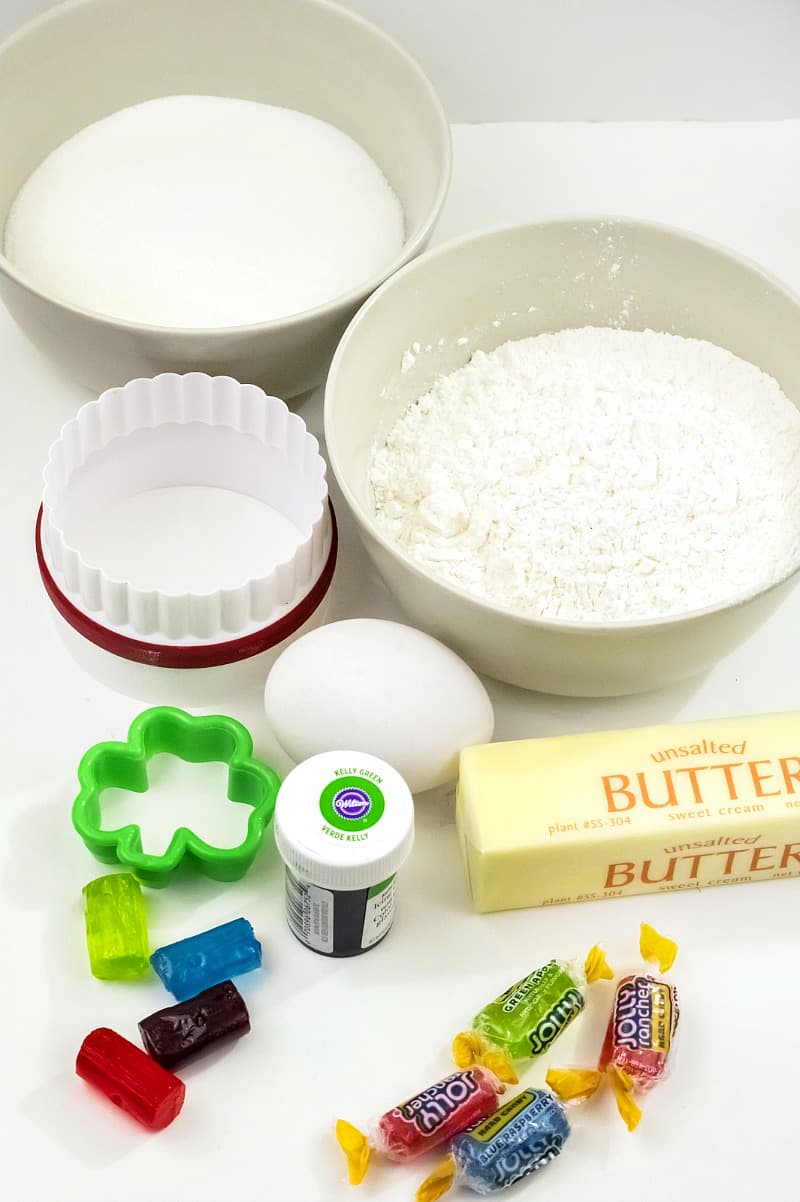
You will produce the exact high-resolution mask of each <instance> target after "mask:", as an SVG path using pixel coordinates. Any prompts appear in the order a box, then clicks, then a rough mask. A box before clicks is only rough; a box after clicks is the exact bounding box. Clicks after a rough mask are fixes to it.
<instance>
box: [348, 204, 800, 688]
mask: <svg viewBox="0 0 800 1202" xmlns="http://www.w3.org/2000/svg"><path fill="white" fill-rule="evenodd" d="M798 339H800V301H798V299H797V298H796V297H795V296H793V295H792V294H791V293H790V292H789V291H787V290H786V289H785V288H784V287H783V286H782V285H781V284H780V283H779V282H778V281H776V280H774V279H772V278H770V277H769V276H767V275H766V274H765V273H763V272H762V271H760V270H759V269H758V268H757V267H756V266H755V265H753V264H750V263H748V262H746V261H744V260H742V259H740V258H739V257H737V256H736V255H734V254H732V253H730V252H728V251H726V250H724V249H722V248H720V247H716V246H714V245H712V244H710V243H708V242H705V241H703V240H702V239H699V238H696V237H693V236H692V235H689V234H685V233H683V232H681V231H678V230H673V229H669V228H666V227H660V226H656V225H651V224H648V223H644V222H636V221H628V220H613V219H603V218H595V219H583V220H563V221H552V222H544V223H541V224H538V225H531V226H524V227H519V228H515V229H510V230H498V231H494V232H491V233H488V234H483V235H480V236H478V237H475V238H470V239H465V240H462V241H460V242H457V243H452V244H450V245H449V246H446V247H443V248H441V249H440V250H437V251H435V252H432V253H430V254H428V255H425V256H423V257H422V258H421V259H420V260H418V261H417V262H416V263H415V264H412V265H411V266H409V267H408V268H406V269H404V270H403V271H402V272H400V273H399V274H398V275H397V276H396V277H395V278H394V279H392V280H391V281H389V282H388V283H387V284H385V285H384V286H383V287H382V288H381V289H379V290H378V292H377V293H376V294H375V295H374V296H373V297H372V298H371V300H370V301H369V302H368V303H367V304H366V305H365V306H364V307H363V308H362V310H361V311H360V313H359V314H358V315H357V316H356V318H355V319H354V320H353V322H352V324H351V326H350V327H349V329H348V331H347V333H346V334H345V336H344V338H343V340H342V342H341V344H340V346H339V349H338V350H337V353H336V356H335V358H334V361H333V365H332V368H331V372H330V375H329V379H328V385H327V391H326V400H325V425H326V436H327V444H328V453H329V458H330V463H331V466H332V468H333V471H334V473H335V475H336V477H337V479H338V481H339V484H340V486H341V488H342V491H343V493H344V496H345V499H346V500H347V502H348V504H349V505H350V507H351V509H352V511H353V513H354V515H355V517H356V519H357V522H358V526H359V530H360V533H361V536H362V539H363V541H364V544H365V546H366V548H367V551H368V552H369V554H370V556H371V558H372V560H373V561H374V563H375V564H376V565H377V567H378V569H379V570H380V572H381V573H382V575H383V576H384V578H385V580H386V582H387V584H388V585H389V588H390V589H391V590H392V592H393V593H394V594H395V595H396V596H397V598H398V599H399V600H400V602H401V603H402V604H403V606H404V607H405V609H406V610H407V611H408V613H409V615H410V616H411V617H412V618H413V619H414V620H415V621H416V622H417V623H419V624H420V625H421V626H423V627H424V628H425V629H427V630H429V631H431V633H433V634H436V635H438V636H439V637H440V638H442V639H444V640H445V641H448V642H449V643H451V644H452V645H453V646H454V647H455V648H456V649H457V650H458V651H459V652H460V653H461V654H463V655H464V656H465V657H466V658H467V659H469V660H470V662H471V663H472V664H473V665H474V666H475V667H477V668H478V669H479V670H481V671H484V672H486V673H488V674H490V675H493V676H496V677H498V678H500V679H502V680H506V681H509V682H511V683H513V684H517V685H521V686H523V687H526V688H532V689H538V690H542V691H545V692H553V693H562V694H567V695H578V696H607V695H615V694H623V693H630V692H638V691H643V690H646V689H651V688H655V687H658V686H660V685H664V684H667V683H671V682H675V681H678V680H681V679H684V678H687V677H689V676H691V675H693V674H696V673H699V672H701V671H703V670H704V669H706V668H708V667H709V666H710V665H711V664H712V663H714V662H715V661H716V660H717V659H719V658H720V657H721V656H722V655H724V654H726V653H727V652H728V651H730V650H731V649H733V647H735V646H736V645H737V643H739V642H740V641H741V640H742V639H743V638H744V637H746V636H747V634H749V633H750V632H751V631H752V630H753V628H754V627H755V626H756V625H757V624H758V623H759V622H760V621H761V620H762V619H763V618H764V616H765V615H766V614H767V613H768V612H769V610H770V609H771V607H773V606H774V605H776V604H777V603H778V602H779V601H780V599H781V597H782V596H783V595H784V593H785V592H786V590H787V588H788V587H790V585H791V584H792V583H793V582H794V579H795V575H796V572H797V568H798V565H800V410H798V407H797V406H798V404H800V363H798V361H797V359H796V356H795V355H794V353H793V350H792V348H793V347H795V346H796V345H797V343H798Z"/></svg>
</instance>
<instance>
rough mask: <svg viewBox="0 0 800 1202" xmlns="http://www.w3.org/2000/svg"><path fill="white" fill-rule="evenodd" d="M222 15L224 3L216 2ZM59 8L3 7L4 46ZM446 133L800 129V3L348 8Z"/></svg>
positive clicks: (438, 3) (500, 1)
mask: <svg viewBox="0 0 800 1202" xmlns="http://www.w3.org/2000/svg"><path fill="white" fill-rule="evenodd" d="M217 3H219V4H225V0H217ZM48 7H50V4H49V3H48V2H47V0H0V37H2V36H5V34H6V33H7V32H9V31H10V30H12V29H14V28H16V26H17V25H19V24H21V23H22V21H24V20H27V19H28V18H29V17H31V16H33V15H35V14H36V13H39V12H41V11H42V10H43V9H45V8H48ZM348 7H349V8H352V9H355V10H356V11H357V12H360V13H362V14H363V15H364V16H365V17H368V18H369V19H370V20H372V21H375V22H376V23H377V24H378V25H381V26H383V28H384V29H385V30H386V31H387V32H388V33H390V34H392V35H393V36H394V37H396V38H398V39H399V41H401V42H402V43H403V45H404V46H406V47H407V49H408V50H410V51H411V52H412V54H414V55H415V56H416V57H417V58H418V59H419V61H420V63H421V64H422V66H423V67H424V68H425V70H426V71H427V72H428V74H429V75H430V77H431V79H432V80H433V82H434V84H435V85H436V88H437V89H438V91H439V93H440V95H441V97H442V100H443V102H444V105H445V108H446V109H447V111H448V114H449V116H450V119H451V121H653V120H664V119H678V120H701V121H728V120H761V119H764V118H779V117H798V116H800V72H799V71H798V65H797V62H798V59H797V56H798V50H800V2H799V0H350V3H349V5H348Z"/></svg>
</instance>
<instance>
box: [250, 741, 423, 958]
mask: <svg viewBox="0 0 800 1202" xmlns="http://www.w3.org/2000/svg"><path fill="white" fill-rule="evenodd" d="M274 831H275V843H276V845H277V848H278V851H279V853H280V856H281V859H282V860H283V862H284V864H285V866H286V918H287V921H288V923H289V927H290V929H291V931H292V932H293V933H294V935H296V937H297V938H298V939H299V940H300V942H301V943H304V944H305V945H306V947H310V948H311V949H312V951H315V952H320V953H321V954H322V955H324V956H359V955H361V953H362V952H366V951H368V950H369V949H370V948H371V947H375V946H376V944H378V943H380V941H381V940H382V939H383V938H384V937H385V936H386V935H387V934H388V933H389V930H390V928H391V925H392V921H393V919H394V889H395V874H396V872H397V870H398V869H399V868H400V866H401V864H402V863H403V861H404V860H405V859H406V857H407V856H408V853H409V852H410V851H411V847H412V845H413V842H414V802H413V799H412V797H411V791H410V790H409V788H408V785H407V784H406V782H405V781H404V780H403V778H402V776H400V774H399V772H396V771H395V769H394V768H392V767H390V766H389V764H386V763H384V761H383V760H379V759H378V758H377V756H374V755H366V754H364V753H363V752H356V751H326V752H323V753H322V754H321V755H315V756H312V757H311V759H308V760H305V761H304V762H303V763H302V764H299V765H298V766H297V767H296V768H295V769H294V770H293V771H292V772H290V773H289V775H288V776H287V777H286V780H285V781H284V782H283V784H282V785H281V788H280V792H279V793H278V800H277V803H276V806H275V818H274Z"/></svg>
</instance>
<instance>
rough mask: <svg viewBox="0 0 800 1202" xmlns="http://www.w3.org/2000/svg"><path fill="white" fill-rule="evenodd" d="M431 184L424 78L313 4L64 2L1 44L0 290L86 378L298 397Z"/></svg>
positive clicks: (434, 203) (377, 277)
mask: <svg viewBox="0 0 800 1202" xmlns="http://www.w3.org/2000/svg"><path fill="white" fill-rule="evenodd" d="M449 178H450V133H449V127H448V124H447V120H446V118H445V115H444V112H443V110H442V107H441V104H440V103H439V100H438V98H437V96H436V94H435V93H434V91H433V88H432V87H431V85H430V83H429V82H428V80H427V79H426V77H425V75H424V74H423V73H422V71H421V70H420V68H419V67H418V66H417V64H416V63H415V62H414V61H413V60H412V59H411V58H410V57H409V56H408V55H407V54H406V53H405V51H404V50H402V49H401V47H399V46H398V45H397V44H396V43H395V42H393V41H392V40H391V39H390V38H388V37H387V36H386V35H385V34H383V33H382V32H381V31H380V30H378V29H376V28H375V27H373V26H372V25H370V24H368V23H367V22H366V21H364V20H362V18H361V17H359V16H357V15H355V14H353V13H351V12H349V11H348V10H346V9H344V8H340V7H339V6H337V5H335V4H331V3H328V2H327V0H259V2H258V3H253V2H252V0H224V2H222V0H73V2H71V3H66V4H62V5H59V6H57V7H56V8H53V9H52V10H51V11H50V12H48V13H47V14H45V15H44V16H42V17H40V18H39V19H38V20H35V21H33V22H31V23H30V24H29V25H27V26H25V27H24V28H23V29H22V30H21V31H20V32H19V33H17V34H16V35H15V36H14V37H12V38H11V39H10V40H9V41H7V42H6V43H4V44H3V45H2V46H0V251H2V253H0V296H2V299H3V300H4V302H5V304H6V305H7V307H8V309H9V310H10V312H11V314H12V316H13V317H14V318H15V319H16V320H17V321H18V323H19V324H20V326H21V327H22V328H23V329H24V330H25V331H26V333H27V334H28V335H29V336H30V338H31V339H32V340H33V341H34V342H35V343H36V344H37V345H38V346H39V347H40V348H41V349H42V350H43V351H44V352H45V353H46V354H48V355H49V356H51V357H52V358H53V359H55V360H56V361H57V362H59V363H60V364H61V365H62V366H63V367H64V368H66V370H67V371H68V372H69V373H70V374H71V375H72V376H74V377H75V378H76V379H77V380H79V381H80V382H82V383H85V384H88V385H90V386H91V387H93V388H95V389H97V390H103V389H105V388H107V387H112V386H116V385H120V384H123V383H124V382H125V381H126V380H129V379H133V378H136V377H150V376H153V375H155V374H157V373H160V372H163V371H177V372H185V371H191V370H202V371H205V372H207V373H209V374H211V375H230V376H233V377H235V378H237V379H241V380H247V381H250V382H252V383H257V384H261V385H262V386H264V387H265V388H266V389H267V390H268V391H269V392H271V393H273V394H277V395H279V396H284V397H293V396H297V395H299V394H302V393H304V392H306V391H307V390H308V389H310V388H311V387H313V386H314V385H315V384H317V383H319V381H320V380H321V378H322V376H323V375H324V372H325V370H326V368H327V365H328V362H329V360H330V356H331V354H332V353H333V350H334V347H335V345H336V342H337V340H338V338H339V337H340V335H341V333H342V331H343V329H344V328H345V326H346V324H347V322H348V321H349V319H350V317H351V316H352V314H353V313H354V312H355V310H356V309H357V307H358V305H359V304H360V303H361V302H362V301H363V300H364V299H365V297H367V296H368V295H369V294H370V292H372V291H373V290H374V289H375V288H376V287H377V286H378V285H379V284H380V283H381V282H382V281H383V280H385V279H386V278H387V277H388V276H389V275H390V274H391V273H392V272H393V271H395V270H397V268H398V267H400V266H402V265H403V264H405V263H407V262H408V261H409V260H410V259H411V258H413V257H414V256H415V255H416V254H417V253H418V252H419V251H420V250H421V249H422V248H423V247H424V246H425V244H426V243H427V241H428V239H429V237H430V235H431V232H432V230H433V227H434V224H435V222H436V219H437V217H438V215H439V211H440V209H441V206H442V203H443V201H444V197H445V194H446V191H447V187H448V183H449Z"/></svg>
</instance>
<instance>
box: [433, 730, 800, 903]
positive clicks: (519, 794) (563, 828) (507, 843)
mask: <svg viewBox="0 0 800 1202" xmlns="http://www.w3.org/2000/svg"><path fill="white" fill-rule="evenodd" d="M456 822H457V827H458V833H459V839H460V842H461V847H462V851H463V855H464V862H465V864H466V869H467V876H468V878H469V886H470V890H471V893H472V900H473V903H474V906H475V909H476V910H479V911H483V912H486V911H491V910H508V909H516V908H520V907H526V906H549V905H557V904H559V903H561V902H575V901H597V900H599V899H601V898H605V897H626V896H627V895H629V894H634V893H651V892H667V891H672V890H676V889H697V888H701V887H702V888H707V887H709V886H711V885H732V884H739V883H741V882H744V881H759V880H766V879H769V878H773V877H790V876H798V875H800V715H798V714H796V713H786V714H772V715H760V716H757V717H752V718H728V719H720V720H713V721H704V722H693V723H688V724H686V725H680V726H651V727H643V728H641V729H638V730H616V731H603V732H599V733H593V734H584V735H564V736H561V737H558V738H545V739H524V740H520V741H518V742H512V743H489V744H486V745H484V746H480V747H469V748H466V749H465V750H464V751H462V753H461V763H460V773H459V783H458V792H457V801H456Z"/></svg>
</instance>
